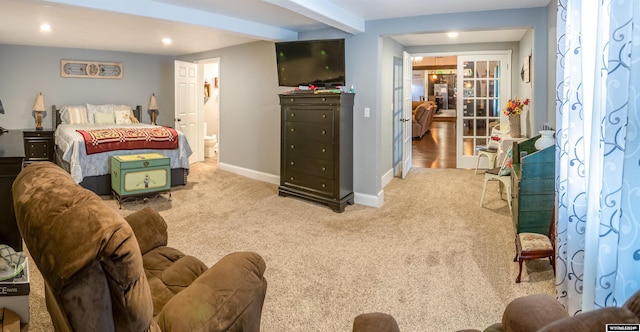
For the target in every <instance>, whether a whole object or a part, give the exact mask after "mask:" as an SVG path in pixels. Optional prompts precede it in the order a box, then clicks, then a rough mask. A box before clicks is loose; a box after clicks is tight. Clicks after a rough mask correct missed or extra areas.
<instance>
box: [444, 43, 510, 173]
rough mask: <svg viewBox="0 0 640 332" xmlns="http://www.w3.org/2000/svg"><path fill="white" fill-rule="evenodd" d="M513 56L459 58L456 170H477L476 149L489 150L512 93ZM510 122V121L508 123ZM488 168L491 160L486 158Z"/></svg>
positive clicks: (470, 56)
mask: <svg viewBox="0 0 640 332" xmlns="http://www.w3.org/2000/svg"><path fill="white" fill-rule="evenodd" d="M510 58H511V54H510V52H499V53H498V52H496V53H493V54H477V55H461V56H458V70H457V73H458V78H457V107H456V109H457V113H458V116H457V120H456V121H457V123H456V129H457V134H456V160H457V162H456V167H457V168H475V166H476V162H477V161H478V159H477V158H478V157H477V155H476V147H477V146H479V145H483V146H486V145H487V143H488V141H489V137H490V136H491V133H490V132H489V128H490V126H491V124H493V123H496V122H498V123H499V122H500V121H501V120H500V118H501V116H500V115H501V114H502V112H501V110H502V105H504V104H505V103H506V101H507V100H508V99H509V98H508V96H509V94H510V91H511V79H510V78H511V69H510V67H511V64H510V60H509V59H510ZM505 121H506V120H505ZM480 162H481V163H484V164H483V165H481V166H483V167H488V163H487V158H482V159H481V161H480Z"/></svg>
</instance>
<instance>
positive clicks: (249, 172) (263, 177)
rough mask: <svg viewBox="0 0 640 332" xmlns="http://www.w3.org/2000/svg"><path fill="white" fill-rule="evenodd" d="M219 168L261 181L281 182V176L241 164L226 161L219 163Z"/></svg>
mask: <svg viewBox="0 0 640 332" xmlns="http://www.w3.org/2000/svg"><path fill="white" fill-rule="evenodd" d="M218 168H219V169H221V170H223V171H227V172H231V173H234V174H238V175H242V176H246V177H248V178H251V179H255V180H260V181H264V182H268V183H273V184H280V176H278V175H273V174H269V173H264V172H258V171H256V170H253V169H248V168H244V167H239V166H235V165H230V164H225V163H219V164H218Z"/></svg>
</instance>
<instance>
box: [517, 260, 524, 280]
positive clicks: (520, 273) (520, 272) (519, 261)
mask: <svg viewBox="0 0 640 332" xmlns="http://www.w3.org/2000/svg"><path fill="white" fill-rule="evenodd" d="M523 260H524V259H522V258H520V259H519V260H518V264H519V265H520V271H519V272H518V277H517V278H516V284H519V283H520V277H521V276H522V261H523Z"/></svg>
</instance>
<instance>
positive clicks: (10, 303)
mask: <svg viewBox="0 0 640 332" xmlns="http://www.w3.org/2000/svg"><path fill="white" fill-rule="evenodd" d="M29 282H30V280H29V262H27V264H26V266H25V268H24V270H23V273H20V274H18V275H17V276H16V277H14V278H12V279H8V280H3V281H0V308H6V309H9V310H11V311H13V312H15V313H16V314H18V316H20V322H21V323H24V324H26V323H29V291H30V288H29Z"/></svg>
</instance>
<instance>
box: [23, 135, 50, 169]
mask: <svg viewBox="0 0 640 332" xmlns="http://www.w3.org/2000/svg"><path fill="white" fill-rule="evenodd" d="M53 135H54V131H53V130H51V129H44V130H35V129H25V130H23V131H22V139H23V140H24V154H25V158H24V162H23V165H24V167H27V166H29V164H31V163H34V162H38V161H51V162H53V161H54V158H53V146H54V144H55V141H54V136H53Z"/></svg>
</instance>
